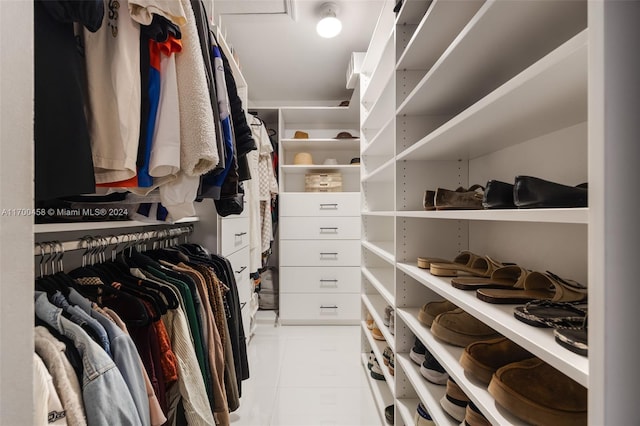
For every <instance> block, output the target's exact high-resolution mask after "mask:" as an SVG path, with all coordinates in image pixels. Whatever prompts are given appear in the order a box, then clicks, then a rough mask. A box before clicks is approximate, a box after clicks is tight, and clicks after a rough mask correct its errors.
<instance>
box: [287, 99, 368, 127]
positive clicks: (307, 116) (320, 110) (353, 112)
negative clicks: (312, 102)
mask: <svg viewBox="0 0 640 426" xmlns="http://www.w3.org/2000/svg"><path fill="white" fill-rule="evenodd" d="M281 112H282V120H283V122H284V123H286V128H287V129H294V127H295V124H296V123H303V124H305V125H308V124H314V125H323V124H326V123H331V124H334V123H335V124H353V123H357V122H358V120H359V117H360V108H359V103H358V102H351V101H349V106H348V107H339V106H335V107H327V106H306V107H283V108H282V109H281ZM295 130H302V129H295ZM283 135H284V134H283Z"/></svg>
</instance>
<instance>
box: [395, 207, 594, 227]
mask: <svg viewBox="0 0 640 426" xmlns="http://www.w3.org/2000/svg"><path fill="white" fill-rule="evenodd" d="M396 216H397V217H417V218H427V219H452V220H488V221H500V222H546V223H575V224H585V225H586V224H588V223H589V209H588V208H586V207H585V208H570V209H504V210H503V209H490V210H440V211H398V212H397V213H396Z"/></svg>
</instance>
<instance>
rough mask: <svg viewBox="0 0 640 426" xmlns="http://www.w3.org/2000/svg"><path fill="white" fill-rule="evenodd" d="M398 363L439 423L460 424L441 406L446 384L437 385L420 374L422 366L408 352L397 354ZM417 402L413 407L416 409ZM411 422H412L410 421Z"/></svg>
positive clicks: (435, 420)
mask: <svg viewBox="0 0 640 426" xmlns="http://www.w3.org/2000/svg"><path fill="white" fill-rule="evenodd" d="M396 364H398V365H400V368H402V370H403V371H404V372H405V374H406V376H407V379H408V380H409V382H410V383H411V386H413V389H414V390H415V391H416V393H417V394H418V397H419V398H420V400H421V401H422V403H423V404H424V406H425V408H426V409H427V411H428V412H429V414H430V415H431V418H432V419H433V421H434V422H435V423H436V424H437V425H452V426H453V425H458V423H456V421H455V419H454V418H453V417H451V416H449V415H448V414H447V413H446V412H445V411H444V410H443V409H442V407H441V406H440V399H441V398H442V397H443V396H444V395H445V393H446V386H442V385H436V384H433V383H431V382H429V381H428V380H427V379H425V378H424V377H423V376H422V374H420V366H418V365H416V364H415V363H414V362H413V361H412V360H411V358H410V357H409V355H408V354H397V355H396ZM416 406H417V404H416V405H415V406H414V407H413V409H414V411H415V409H416ZM410 424H411V423H410Z"/></svg>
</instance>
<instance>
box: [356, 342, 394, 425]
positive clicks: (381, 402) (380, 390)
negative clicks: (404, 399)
mask: <svg viewBox="0 0 640 426" xmlns="http://www.w3.org/2000/svg"><path fill="white" fill-rule="evenodd" d="M368 362H369V353H366V354H362V366H363V367H364V371H365V374H366V376H367V382H368V383H369V387H370V388H371V393H372V394H373V399H374V400H375V402H376V407H377V408H378V415H379V416H380V421H381V422H382V421H383V419H384V418H385V417H384V409H385V407H387V406H389V405H391V404H393V395H391V390H389V386H387V385H386V383H385V382H384V381H382V380H376V379H374V378H373V377H371V372H370V371H369V368H368V367H367V363H368Z"/></svg>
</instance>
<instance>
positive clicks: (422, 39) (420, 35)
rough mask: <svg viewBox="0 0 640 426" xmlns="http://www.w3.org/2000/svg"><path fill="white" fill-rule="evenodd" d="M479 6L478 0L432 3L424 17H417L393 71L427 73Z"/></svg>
mask: <svg viewBox="0 0 640 426" xmlns="http://www.w3.org/2000/svg"><path fill="white" fill-rule="evenodd" d="M407 3H412V2H410V1H409V2H407ZM480 6H482V1H478V0H472V1H456V2H450V1H442V0H434V1H433V2H432V3H431V5H430V6H429V7H428V9H425V10H426V13H424V12H423V13H422V14H420V15H417V16H422V19H421V21H420V23H419V25H418V27H417V29H416V30H415V32H414V34H413V36H412V37H411V40H410V41H409V43H408V44H407V47H406V49H404V51H403V52H402V54H401V55H400V58H399V60H398V65H397V66H396V69H397V70H404V69H407V70H429V69H430V68H431V67H432V66H433V64H435V63H436V61H437V60H438V58H440V56H441V55H442V53H443V52H444V51H445V50H446V49H447V47H449V45H450V44H451V42H452V41H453V40H454V39H455V38H456V36H457V35H458V34H459V33H460V31H461V30H462V28H464V26H465V25H466V24H467V23H468V22H469V19H471V18H472V17H473V15H474V14H475V13H476V12H477V11H478V9H479V8H480ZM414 16H416V15H414ZM425 72H426V71H425Z"/></svg>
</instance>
